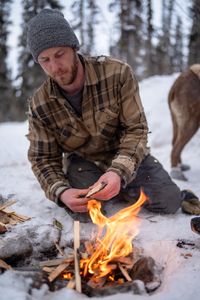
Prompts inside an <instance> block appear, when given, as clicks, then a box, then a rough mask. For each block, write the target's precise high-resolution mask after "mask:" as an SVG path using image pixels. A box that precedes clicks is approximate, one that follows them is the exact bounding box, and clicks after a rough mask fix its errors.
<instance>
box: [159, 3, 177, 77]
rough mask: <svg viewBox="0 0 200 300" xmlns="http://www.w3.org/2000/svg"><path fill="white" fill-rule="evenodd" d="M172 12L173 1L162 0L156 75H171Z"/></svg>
mask: <svg viewBox="0 0 200 300" xmlns="http://www.w3.org/2000/svg"><path fill="white" fill-rule="evenodd" d="M173 12H174V1H173V0H162V33H161V34H160V35H159V37H158V38H159V42H158V45H157V47H156V57H157V70H156V73H157V74H171V73H172V72H173V69H172V44H171V28H172V15H173Z"/></svg>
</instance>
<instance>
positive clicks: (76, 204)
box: [60, 188, 89, 212]
mask: <svg viewBox="0 0 200 300" xmlns="http://www.w3.org/2000/svg"><path fill="white" fill-rule="evenodd" d="M88 191H89V189H82V190H81V189H73V188H71V189H68V190H65V191H64V192H63V193H62V194H61V195H60V200H61V201H62V202H63V203H64V204H65V205H66V206H67V207H69V208H70V209H71V210H72V211H74V212H87V211H88V209H87V203H88V201H89V199H88V198H85V197H84V195H86V194H87V193H88Z"/></svg>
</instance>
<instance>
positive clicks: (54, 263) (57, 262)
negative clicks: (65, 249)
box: [39, 256, 74, 267]
mask: <svg viewBox="0 0 200 300" xmlns="http://www.w3.org/2000/svg"><path fill="white" fill-rule="evenodd" d="M73 261H74V257H73V256H71V257H63V258H56V259H52V260H46V261H41V262H40V263H39V266H40V267H53V266H58V265H60V264H62V263H70V262H73Z"/></svg>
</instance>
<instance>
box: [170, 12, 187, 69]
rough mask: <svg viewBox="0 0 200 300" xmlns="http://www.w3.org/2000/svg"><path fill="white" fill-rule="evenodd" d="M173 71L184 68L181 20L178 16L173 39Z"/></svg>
mask: <svg viewBox="0 0 200 300" xmlns="http://www.w3.org/2000/svg"><path fill="white" fill-rule="evenodd" d="M172 67H173V72H181V71H182V70H183V68H184V62H183V32H182V21H181V18H180V17H177V22H176V30H175V40H174V45H173V57H172Z"/></svg>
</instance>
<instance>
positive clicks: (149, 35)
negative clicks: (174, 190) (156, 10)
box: [144, 0, 156, 77]
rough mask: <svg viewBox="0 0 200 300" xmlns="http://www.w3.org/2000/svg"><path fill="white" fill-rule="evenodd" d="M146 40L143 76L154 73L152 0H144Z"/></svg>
mask: <svg viewBox="0 0 200 300" xmlns="http://www.w3.org/2000/svg"><path fill="white" fill-rule="evenodd" d="M146 6H147V7H146V16H147V17H146V19H147V20H146V41H145V45H146V46H145V61H144V63H145V65H146V70H145V73H144V77H148V76H152V75H155V74H156V54H155V48H154V46H153V42H152V39H153V34H154V32H155V30H154V27H153V22H152V18H153V10H152V0H147V1H146Z"/></svg>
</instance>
